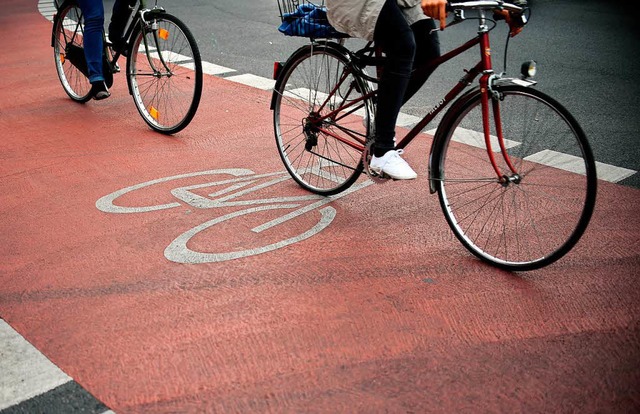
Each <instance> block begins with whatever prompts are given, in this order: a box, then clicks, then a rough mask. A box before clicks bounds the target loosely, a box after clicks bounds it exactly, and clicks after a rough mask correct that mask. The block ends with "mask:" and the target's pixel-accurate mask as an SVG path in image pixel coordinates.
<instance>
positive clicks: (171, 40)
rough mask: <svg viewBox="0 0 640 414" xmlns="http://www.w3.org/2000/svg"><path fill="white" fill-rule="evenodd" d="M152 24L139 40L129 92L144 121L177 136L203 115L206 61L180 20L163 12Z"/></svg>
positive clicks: (133, 53)
mask: <svg viewBox="0 0 640 414" xmlns="http://www.w3.org/2000/svg"><path fill="white" fill-rule="evenodd" d="M151 23H152V24H151V25H150V27H148V28H141V27H140V28H139V29H138V31H137V33H136V34H135V35H134V36H133V42H132V45H131V50H130V52H129V57H128V58H127V79H128V82H129V88H130V89H129V90H130V91H131V93H132V95H133V101H134V102H135V104H136V108H137V109H138V112H140V115H141V116H142V119H144V121H145V122H146V123H147V124H148V125H149V126H150V127H151V128H152V129H154V130H156V131H159V132H162V133H165V134H173V133H176V132H178V131H181V130H182V129H184V128H185V127H186V126H187V125H189V123H190V122H191V120H192V119H193V117H194V115H195V114H196V111H197V110H198V105H199V103H200V97H201V95H202V60H201V58H200V51H199V50H198V45H197V43H196V41H195V39H194V37H193V35H192V34H191V32H190V31H189V29H188V28H187V26H186V25H185V24H184V23H183V22H182V21H180V20H179V19H178V18H176V17H175V16H172V15H170V14H167V13H159V14H156V15H155V16H154V18H153V21H152V22H151ZM156 24H157V25H156ZM145 44H146V45H147V47H145ZM147 52H148V53H147Z"/></svg>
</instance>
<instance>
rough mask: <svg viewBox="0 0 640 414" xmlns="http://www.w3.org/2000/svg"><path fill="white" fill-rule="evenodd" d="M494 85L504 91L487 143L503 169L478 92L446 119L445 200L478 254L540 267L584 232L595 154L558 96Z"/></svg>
mask: <svg viewBox="0 0 640 414" xmlns="http://www.w3.org/2000/svg"><path fill="white" fill-rule="evenodd" d="M497 90H498V92H499V97H500V99H499V100H495V102H493V101H492V100H491V99H490V103H489V106H490V107H492V110H491V112H492V115H491V117H492V118H491V119H492V122H490V123H491V124H492V126H491V133H490V135H491V138H490V146H491V150H492V151H491V152H492V153H493V155H494V159H495V160H496V163H497V164H498V166H499V169H500V171H501V176H499V177H498V173H497V172H496V171H495V169H494V167H493V164H492V163H491V162H490V160H489V156H488V152H487V144H485V138H484V134H483V133H482V132H478V131H483V128H482V113H481V107H482V105H481V96H480V94H479V93H478V94H476V95H475V97H474V98H471V99H470V100H468V101H467V102H466V103H465V104H463V105H462V106H461V107H459V108H458V109H457V110H458V112H457V113H456V115H454V116H452V117H450V118H448V119H449V122H450V124H448V125H445V126H444V127H445V128H446V129H444V131H447V132H446V139H445V142H444V146H443V147H442V150H441V152H440V154H439V171H440V177H439V178H437V179H438V181H437V188H438V194H439V198H440V204H441V207H442V209H443V211H444V214H445V216H446V218H447V221H448V223H449V225H450V227H451V229H452V230H453V231H454V233H455V235H456V236H457V238H458V239H459V240H460V241H461V242H462V243H463V244H464V246H466V247H467V248H468V249H469V250H470V251H471V252H472V253H473V254H474V255H476V256H477V257H479V258H481V259H482V260H485V261H487V262H489V263H491V264H493V265H495V266H498V267H500V268H504V269H508V270H531V269H536V268H540V267H543V266H546V265H548V264H550V263H553V262H554V261H556V260H558V259H559V258H561V257H562V256H564V255H565V254H566V253H567V252H568V251H569V250H570V249H571V248H572V247H573V246H574V245H575V244H576V243H577V242H578V240H579V239H580V237H581V236H582V234H583V233H584V231H585V229H586V227H587V225H588V223H589V220H590V218H591V214H592V212H593V209H594V205H595V199H596V187H597V178H596V167H595V162H594V159H593V155H592V152H591V149H590V146H589V144H588V142H587V139H586V137H585V135H584V133H583V132H582V129H581V128H580V126H579V125H578V123H577V122H576V121H575V119H574V118H573V117H572V116H571V114H570V113H569V112H568V111H567V110H566V109H565V108H564V107H562V106H561V105H560V104H559V103H558V102H556V101H555V100H553V99H551V98H550V97H548V96H547V95H545V94H543V93H541V92H538V91H537V90H534V89H530V88H523V87H517V86H512V87H502V88H498V89H497ZM496 125H501V129H502V134H503V137H504V138H505V141H504V142H505V145H504V148H503V149H501V146H500V145H499V142H498V139H497V136H498V132H497V130H499V129H500V128H496ZM509 164H510V166H509ZM512 168H513V170H512Z"/></svg>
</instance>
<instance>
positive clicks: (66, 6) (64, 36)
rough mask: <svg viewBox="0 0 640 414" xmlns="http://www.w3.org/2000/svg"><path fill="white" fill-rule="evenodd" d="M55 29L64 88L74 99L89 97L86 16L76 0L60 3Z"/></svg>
mask: <svg viewBox="0 0 640 414" xmlns="http://www.w3.org/2000/svg"><path fill="white" fill-rule="evenodd" d="M52 30H53V33H52V41H53V56H54V60H55V64H56V72H57V73H58V78H59V79H60V83H61V84H62V88H63V89H64V91H65V92H66V94H67V95H68V96H69V97H70V98H71V99H72V100H74V101H75V102H79V103H84V102H87V101H89V100H90V99H91V83H90V82H89V77H88V69H87V63H86V58H85V56H84V43H83V42H84V33H83V30H84V18H83V16H82V12H81V10H80V6H79V5H78V4H77V3H76V2H75V1H66V2H64V3H63V4H62V5H61V6H60V9H59V11H58V13H57V15H56V18H55V20H54V24H53V29H52Z"/></svg>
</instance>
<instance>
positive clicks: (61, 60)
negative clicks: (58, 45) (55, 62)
mask: <svg viewBox="0 0 640 414" xmlns="http://www.w3.org/2000/svg"><path fill="white" fill-rule="evenodd" d="M60 63H62V64H64V55H63V54H62V53H60Z"/></svg>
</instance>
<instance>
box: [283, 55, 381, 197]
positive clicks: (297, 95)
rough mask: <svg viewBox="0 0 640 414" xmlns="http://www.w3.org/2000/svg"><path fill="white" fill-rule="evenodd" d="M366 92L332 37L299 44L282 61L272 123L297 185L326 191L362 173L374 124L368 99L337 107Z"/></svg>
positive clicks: (337, 189)
mask: <svg viewBox="0 0 640 414" xmlns="http://www.w3.org/2000/svg"><path fill="white" fill-rule="evenodd" d="M343 76H344V81H342V82H340V84H338V83H339V81H340V79H341V77H343ZM332 91H334V92H335V93H333V94H332ZM367 92H368V84H367V83H366V81H365V80H364V79H363V78H362V77H361V76H360V75H359V74H358V73H357V71H356V70H355V68H354V67H353V66H352V64H351V62H350V59H349V58H348V56H347V54H346V52H344V51H342V50H340V46H338V45H334V44H333V43H324V44H311V45H307V46H303V47H301V48H300V49H298V50H297V51H296V52H295V53H294V54H293V55H292V56H291V57H290V58H289V60H288V61H287V63H285V65H284V66H283V68H282V69H281V74H280V76H279V77H278V81H277V82H276V85H275V88H274V96H273V102H272V104H273V106H272V108H273V125H274V133H275V138H276V144H277V147H278V152H279V154H280V157H281V159H282V161H283V163H284V165H285V167H286V168H287V171H288V172H289V174H290V175H291V177H292V178H293V179H294V180H295V181H296V182H297V183H298V184H299V185H300V186H302V187H303V188H305V189H306V190H308V191H311V192H313V193H316V194H321V195H325V196H328V195H332V194H337V193H340V192H341V191H344V190H346V189H347V188H349V187H350V186H351V185H352V184H353V183H354V182H355V181H356V180H357V179H358V177H359V176H360V175H361V174H362V170H363V165H362V152H363V150H364V145H365V142H366V141H367V136H369V134H370V131H371V129H372V127H373V125H372V114H373V105H372V102H371V99H364V100H363V101H361V102H358V103H355V104H353V106H351V107H346V108H345V109H344V110H338V109H339V108H341V107H345V105H348V103H349V102H353V101H354V100H357V99H359V98H361V97H362V96H363V95H366V93H367ZM331 112H334V115H333V116H332V117H330V118H325V119H323V120H322V117H323V116H325V115H328V114H330V113H331Z"/></svg>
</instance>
